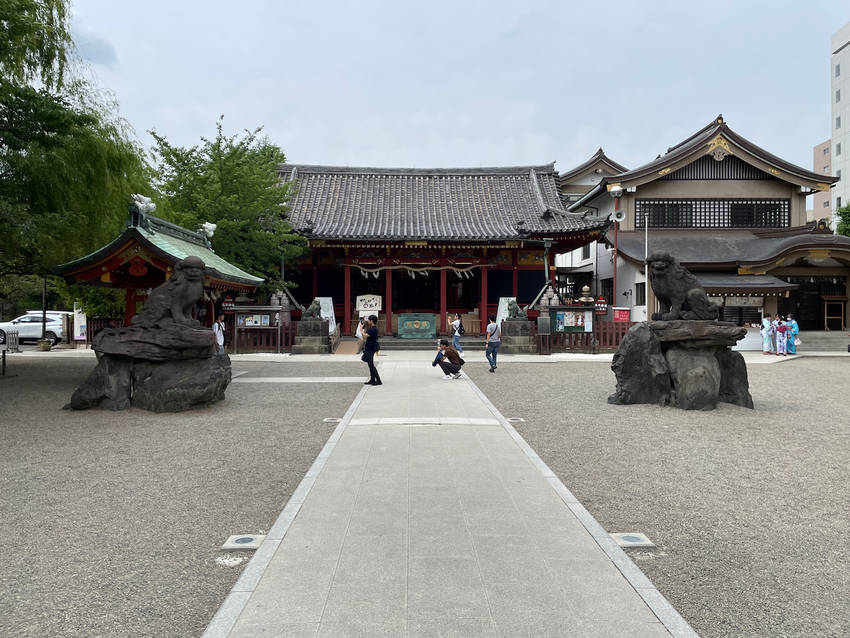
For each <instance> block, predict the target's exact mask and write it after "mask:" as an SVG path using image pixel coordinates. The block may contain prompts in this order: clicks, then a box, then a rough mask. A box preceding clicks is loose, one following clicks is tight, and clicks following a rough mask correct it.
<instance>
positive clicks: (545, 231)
mask: <svg viewBox="0 0 850 638" xmlns="http://www.w3.org/2000/svg"><path fill="white" fill-rule="evenodd" d="M278 175H279V177H280V179H281V180H282V181H285V182H292V183H293V185H294V189H293V196H292V198H291V200H290V202H289V222H290V223H291V224H292V226H293V228H294V229H295V230H296V231H297V232H299V233H301V234H302V235H304V236H305V237H306V238H307V240H308V245H309V249H310V250H309V251H308V252H307V253H306V254H305V256H304V257H303V258H302V259H301V261H299V262H298V263H296V264H291V265H290V269H289V270H288V272H287V279H288V280H290V281H294V282H295V283H296V284H297V288H296V289H295V291H294V294H295V295H296V297H298V298H299V299H300V300H301V301H302V303H303V302H304V301H307V300H309V299H312V298H314V297H331V298H333V301H334V306H335V311H336V314H337V316H342V317H344V318H345V321H344V323H343V326H344V328H343V329H344V330H345V331H346V333H348V334H350V333H351V331H352V330H351V321H352V320H353V319H354V318H355V312H354V301H355V299H356V297H357V296H358V295H364V294H372V295H380V296H381V297H382V298H383V307H382V311H381V313H380V315H381V321H382V327H383V329H384V332H385V333H387V334H389V333H391V332H394V329H393V317H394V315H397V314H401V313H420V312H425V313H434V314H438V315H439V317H440V318H441V319H440V325H439V328H440V332H445V331H446V316H447V314H448V313H455V312H457V313H461V314H467V313H468V314H477V315H478V317H479V318H480V320H486V318H487V314H488V313H494V312H495V310H496V308H497V306H498V302H499V298H500V297H516V299H517V301H518V302H519V303H520V304H527V303H530V302H531V301H532V300H533V299H534V297H535V295H537V293H538V292H539V291H540V289H541V287H542V285H543V283H544V282H545V281H546V278H547V274H544V273H548V278H550V279H551V278H552V277H553V276H554V261H555V254H556V253H562V252H568V251H570V250H573V249H575V248H577V247H580V246H583V245H585V244H588V243H590V242H591V241H593V240H595V239H598V238H600V237H601V235H602V233H603V232H604V231H605V229H606V228H607V227H608V225H609V222H608V221H607V220H599V219H593V220H589V219H586V218H585V217H584V216H583V215H581V214H576V213H570V212H568V211H567V210H566V209H565V208H564V205H563V203H562V201H561V197H560V193H559V190H558V174H557V172H556V171H555V167H554V163H552V164H545V165H540V166H511V167H501V168H457V169H410V168H352V167H334V166H307V165H300V164H299V165H295V164H283V165H281V166H280V167H279V170H278ZM292 267H294V269H293V268H292ZM383 322H385V323H383ZM465 324H466V329H467V332H473V333H474V332H476V331H480V322H479V326H474V325H469V323H467V322H466V321H465Z"/></svg>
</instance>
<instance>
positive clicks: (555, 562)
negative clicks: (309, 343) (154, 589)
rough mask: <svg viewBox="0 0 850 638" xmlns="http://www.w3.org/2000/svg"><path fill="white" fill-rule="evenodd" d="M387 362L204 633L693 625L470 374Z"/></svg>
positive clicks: (657, 630)
mask: <svg viewBox="0 0 850 638" xmlns="http://www.w3.org/2000/svg"><path fill="white" fill-rule="evenodd" d="M380 368H381V376H382V378H383V381H384V385H383V386H380V387H371V386H364V388H363V391H362V392H360V394H359V395H358V397H357V399H356V400H355V401H354V403H353V404H352V406H351V408H350V409H349V410H348V412H347V413H346V415H345V416H344V417H343V419H342V422H341V423H340V424H339V427H338V428H337V430H336V431H335V432H334V434H333V435H332V436H331V438H330V439H329V441H328V444H327V445H326V446H325V448H324V450H323V451H322V453H321V454H320V455H319V458H318V459H317V460H316V463H315V464H314V465H313V467H312V468H311V469H310V471H309V472H308V473H307V476H306V477H305V479H304V481H303V482H302V483H301V485H300V486H299V487H298V489H297V490H296V492H295V493H294V494H293V496H292V498H291V500H290V502H289V503H288V504H287V506H286V508H285V509H284V510H283V512H282V513H281V516H280V518H279V519H278V521H277V522H276V523H275V525H274V527H273V529H272V530H270V531H269V534H268V536H267V537H266V540H265V541H264V543H263V545H262V546H261V548H260V549H259V550H258V551H257V553H256V554H255V556H254V557H253V559H252V560H251V562H250V563H249V564H248V566H247V567H246V568H245V571H244V572H243V574H242V576H241V577H240V579H239V581H238V582H237V584H236V585H235V586H234V588H233V590H232V591H231V593H230V595H229V596H228V598H227V599H226V601H225V602H224V604H223V605H222V607H221V608H220V609H219V611H218V613H217V614H216V616H215V618H214V619H213V620H212V622H211V623H210V625H209V626H208V628H207V631H206V632H205V634H204V637H205V638H216V637H223V636H229V637H230V638H237V637H238V638H246V637H252V638H253V637H258V636H298V637H300V636H310V637H311V638H314V637H317V636H318V637H321V638H326V637H331V636H391V637H402V636H410V637H411V638H412V637H418V636H459V637H464V638H473V637H476V636H511V637H518V636H536V637H537V636H581V637H583V638H590V637H593V636H606V637H615V636H623V637H626V636H628V637H629V638H639V637H643V636H646V637H659V638H661V637H665V636H670V635H671V634H672V635H674V636H696V634H695V633H694V632H693V630H692V629H691V628H690V627H689V626H688V625H687V623H686V622H685V621H684V620H683V619H682V618H681V617H680V616H679V614H678V613H676V611H675V610H674V609H673V608H672V607H671V606H670V605H669V603H667V601H666V600H665V599H664V598H663V597H662V596H661V595H660V594H659V593H658V591H657V590H656V589H655V588H654V587H653V586H652V584H651V583H650V582H649V581H648V580H647V579H646V577H645V576H644V575H643V574H642V573H641V572H640V571H639V570H638V569H637V568H636V567H635V566H634V564H633V563H632V562H631V561H630V560H629V558H628V557H627V556H626V554H625V553H624V552H623V551H622V550H621V549H620V548H619V547H618V546H617V545H616V544H615V543H614V542H613V541H612V540H611V539H610V537H609V536H608V534H607V533H606V532H605V530H603V529H602V528H601V527H600V526H599V525H598V523H597V522H596V521H595V520H594V519H593V518H592V517H591V516H590V514H589V513H588V512H587V511H586V510H585V509H584V508H583V507H582V506H581V504H579V503H578V502H577V501H576V499H575V498H574V497H573V496H572V495H571V494H570V492H569V491H568V490H567V489H566V488H565V487H564V486H563V485H562V484H561V482H560V481H559V480H558V479H557V478H556V477H555V476H554V474H553V473H552V472H551V471H550V470H549V469H548V468H547V467H546V465H545V464H544V463H543V462H542V461H541V460H540V459H539V457H537V455H536V454H535V453H534V452H533V451H532V450H531V448H529V447H528V445H527V444H526V443H525V441H524V440H523V439H522V438H521V437H520V436H519V435H518V434H517V433H516V431H515V430H514V429H513V428H512V427H511V426H510V424H509V422H508V421H507V420H506V419H505V418H504V417H503V416H502V415H501V414H499V412H498V411H497V410H496V409H495V407H493V405H492V404H491V403H490V402H489V401H488V400H487V399H486V397H484V396H483V395H482V394H481V393H480V392H479V391H478V389H477V387H476V386H475V385H474V384H473V383H472V382H471V381H470V380H469V379H468V378H466V377H463V378H462V379H459V380H443V378H442V375H440V374H439V370H438V369H434V368H431V367H430V366H429V365H428V364H427V363H424V365H423V362H420V361H383V362H381V365H380ZM241 380H244V381H247V380H248V379H247V377H240V381H241ZM269 480H274V477H273V476H270V477H269ZM612 531H630V530H612Z"/></svg>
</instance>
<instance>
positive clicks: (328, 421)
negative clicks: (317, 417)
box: [322, 416, 342, 423]
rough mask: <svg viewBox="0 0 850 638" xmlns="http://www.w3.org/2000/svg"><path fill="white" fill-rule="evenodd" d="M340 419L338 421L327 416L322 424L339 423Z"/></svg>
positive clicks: (333, 417)
mask: <svg viewBox="0 0 850 638" xmlns="http://www.w3.org/2000/svg"><path fill="white" fill-rule="evenodd" d="M340 421H342V419H339V418H337V417H335V416H329V417H327V418H324V419H322V423H339V422H340Z"/></svg>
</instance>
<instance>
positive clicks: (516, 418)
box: [508, 416, 525, 423]
mask: <svg viewBox="0 0 850 638" xmlns="http://www.w3.org/2000/svg"><path fill="white" fill-rule="evenodd" d="M508 421H509V422H511V423H525V419H523V418H520V417H518V416H512V417H511V418H510V419H508Z"/></svg>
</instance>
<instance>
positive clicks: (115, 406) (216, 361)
mask: <svg viewBox="0 0 850 638" xmlns="http://www.w3.org/2000/svg"><path fill="white" fill-rule="evenodd" d="M92 347H93V348H94V349H95V351H96V352H97V356H98V362H97V367H96V368H95V369H94V370H93V371H92V372H91V374H90V375H89V376H88V378H87V379H86V380H85V381H84V382H83V384H82V385H80V387H78V388H77V389H76V390H75V391H74V394H73V395H72V396H71V402H70V403H69V404H68V405H66V406H65V407H66V408H69V409H72V410H85V409H88V408H95V407H100V408H104V409H107V410H126V409H127V408H130V407H135V408H142V409H144V410H150V411H152V412H180V411H182V410H189V409H192V408H196V407H202V406H205V405H209V404H211V403H214V402H216V401H221V400H222V399H224V391H225V389H226V388H227V386H228V384H229V383H230V379H231V374H230V357H228V356H227V355H217V354H215V337H214V336H213V333H212V331H211V330H209V329H204V328H198V327H187V326H181V325H177V324H173V323H164V324H163V325H160V326H156V327H154V328H139V327H137V326H131V327H129V328H120V329H116V330H104V331H102V332H101V333H99V334H98V335H97V337H96V338H95V341H94V343H93V344H92Z"/></svg>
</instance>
